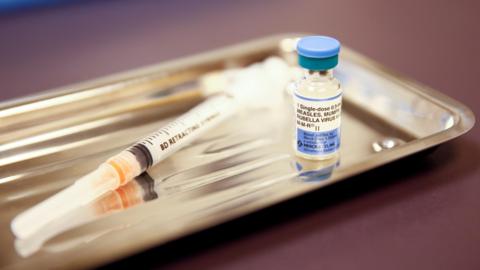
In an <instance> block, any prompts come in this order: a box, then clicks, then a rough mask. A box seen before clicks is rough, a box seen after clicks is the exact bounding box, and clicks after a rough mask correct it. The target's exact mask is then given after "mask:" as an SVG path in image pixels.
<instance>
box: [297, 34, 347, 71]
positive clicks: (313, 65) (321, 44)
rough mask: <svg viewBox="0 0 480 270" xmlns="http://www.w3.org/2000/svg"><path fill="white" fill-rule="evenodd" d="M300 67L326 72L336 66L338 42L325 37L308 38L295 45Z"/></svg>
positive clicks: (338, 49)
mask: <svg viewBox="0 0 480 270" xmlns="http://www.w3.org/2000/svg"><path fill="white" fill-rule="evenodd" d="M297 52H298V62H299V64H300V66H302V67H304V68H307V69H311V70H327V69H331V68H334V67H335V66H336V65H337V64H338V53H339V52H340V42H338V40H336V39H334V38H331V37H327V36H308V37H304V38H302V39H300V40H299V41H298V43H297Z"/></svg>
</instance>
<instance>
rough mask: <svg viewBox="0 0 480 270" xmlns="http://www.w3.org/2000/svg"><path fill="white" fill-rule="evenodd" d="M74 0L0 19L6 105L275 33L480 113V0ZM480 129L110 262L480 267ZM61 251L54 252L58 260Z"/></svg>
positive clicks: (0, 96)
mask: <svg viewBox="0 0 480 270" xmlns="http://www.w3.org/2000/svg"><path fill="white" fill-rule="evenodd" d="M227 2H228V1H212V0H207V1H193V0H192V1H77V2H75V1H74V2H72V3H70V4H64V5H60V6H53V7H44V8H36V9H31V10H23V11H17V12H11V13H5V14H0V100H6V99H10V98H14V97H20V96H23V95H27V94H32V93H36V92H39V91H41V90H46V89H49V88H53V87H57V86H62V85H65V84H70V83H74V82H79V81H82V80H86V79H91V78H95V77H99V76H103V75H108V74H111V73H115V72H119V71H124V70H128V69H132V68H136V67H141V66H144V65H149V64H153V63H157V62H160V61H163V60H167V59H173V58H177V57H181V56H186V55H190V54H194V53H197V52H202V51H205V50H210V49H214V48H217V47H222V46H225V45H228V44H233V43H237V42H241V41H244V40H248V39H253V38H257V37H262V36H265V35H270V34H274V33H283V32H312V33H319V34H326V35H333V36H336V37H338V38H339V39H340V40H341V41H342V42H343V43H344V44H346V45H348V46H350V47H351V48H354V49H356V50H358V51H359V52H361V53H363V54H365V55H367V56H369V57H371V58H373V59H375V60H377V61H378V62H381V63H382V64H384V65H386V66H388V67H390V68H392V69H394V70H397V71H398V72H400V73H403V74H404V75H407V76H408V77H411V78H413V79H416V80H418V81H420V82H422V83H424V84H426V85H429V86H431V87H433V88H435V89H437V90H439V91H441V92H443V93H445V94H447V95H450V96H452V97H454V98H456V99H458V100H460V101H461V102H463V103H465V104H466V105H467V106H469V107H470V108H472V110H473V111H474V113H475V114H476V115H477V116H478V115H480V106H479V105H480V102H479V101H480V98H479V97H480V94H479V93H480V90H479V89H478V86H479V83H478V78H479V74H480V73H479V72H480V68H479V67H478V66H479V64H478V63H480V53H478V50H479V48H480V27H479V25H480V16H478V14H479V13H480V2H478V1H433V0H428V1H414V0H407V1H381V0H378V1H375V0H369V1H354V0H351V1H347V0H341V1H328V2H327V1H288V0H281V1H231V3H227ZM479 149H480V129H479V128H478V125H477V126H476V127H474V128H473V130H471V131H470V132H469V133H468V134H466V135H464V136H462V137H461V138H458V139H456V140H454V141H452V142H449V143H447V144H445V145H443V146H441V147H440V148H438V149H437V150H436V151H434V152H433V153H430V154H429V155H427V156H424V157H421V158H414V159H408V160H405V161H401V162H397V163H395V164H392V165H388V166H385V167H382V168H380V169H377V170H374V171H371V172H368V173H366V174H363V175H361V176H358V177H354V178H352V179H351V180H349V181H346V182H344V183H341V184H338V185H334V186H331V187H328V188H326V189H323V190H320V191H317V192H314V193H312V194H309V195H307V196H303V197H300V198H297V199H294V200H292V201H289V202H286V203H282V204H280V205H277V206H275V207H272V208H269V209H267V210H262V211H260V212H257V213H255V214H253V215H249V216H247V217H244V218H241V219H238V220H235V221H232V222H229V223H227V224H223V225H220V226H217V227H215V228H212V229H209V230H207V231H204V232H201V233H197V234H195V235H192V236H188V237H186V238H183V239H180V240H177V241H174V242H171V243H168V244H166V245H163V246H160V247H157V248H154V249H151V250H148V251H145V252H143V253H141V254H137V255H135V256H132V257H130V258H126V259H124V260H122V261H119V262H115V263H114V264H111V265H107V266H106V268H112V269H113V268H118V267H126V266H129V265H133V264H134V265H138V264H141V265H143V266H145V267H146V268H157V267H164V268H174V269H204V268H222V269H252V268H253V269H264V268H267V269H268V268H275V269H291V268H299V267H300V268H302V269H320V268H328V269H412V268H414V269H436V270H438V269H453V268H456V269H480V257H479V256H478V253H479V250H480V210H479V209H480V196H479V192H478V190H480V166H479V163H480V150H479ZM59 259H60V258H59Z"/></svg>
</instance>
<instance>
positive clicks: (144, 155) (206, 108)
mask: <svg viewBox="0 0 480 270" xmlns="http://www.w3.org/2000/svg"><path fill="white" fill-rule="evenodd" d="M235 109H236V101H235V99H234V98H233V97H230V96H228V95H225V94H222V95H218V96H214V97H210V98H209V99H207V100H206V101H205V102H203V103H201V104H200V105H197V106H196V107H194V108H193V109H191V110H190V111H188V112H187V113H185V114H184V115H182V116H181V117H180V118H178V119H177V120H175V121H173V122H172V123H170V124H168V125H167V126H165V127H163V128H161V129H160V130H158V131H156V132H154V133H152V134H150V135H149V136H147V137H146V138H144V139H143V140H141V141H140V142H138V143H136V144H135V145H133V146H131V147H130V148H128V149H127V150H126V151H128V152H130V153H132V154H133V155H134V156H135V158H136V160H137V162H138V164H140V168H141V171H142V172H143V171H145V170H146V169H148V168H149V167H151V166H153V165H155V164H157V163H158V162H160V161H161V160H163V159H165V158H166V157H168V156H169V155H171V154H172V153H174V152H176V151H178V150H179V149H180V148H182V147H184V146H185V145H186V144H188V143H190V142H191V141H192V140H194V139H196V138H198V136H200V135H201V134H203V133H204V132H206V131H208V130H209V129H210V128H211V127H213V126H215V125H217V124H219V123H220V122H221V121H223V120H224V119H225V118H227V117H229V116H230V115H231V114H232V113H233V112H234V111H235ZM135 176H137V175H135Z"/></svg>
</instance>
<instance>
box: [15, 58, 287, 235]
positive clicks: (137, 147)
mask: <svg viewBox="0 0 480 270" xmlns="http://www.w3.org/2000/svg"><path fill="white" fill-rule="evenodd" d="M229 76H231V74H230V75H229ZM232 78H233V79H232V80H231V81H229V82H227V83H226V88H227V89H226V91H225V92H224V93H221V94H218V93H217V94H215V95H214V96H212V97H210V98H208V99H207V100H206V101H204V102H203V103H201V104H199V105H197V106H196V107H194V108H193V109H191V110H190V111H188V112H187V113H185V114H183V115H182V116H181V117H180V118H178V119H177V120H175V121H174V122H172V123H170V124H169V125H167V126H166V127H163V128H161V129H160V130H158V131H157V132H154V133H153V134H151V135H149V136H148V137H146V138H145V139H143V140H141V141H140V142H138V143H136V144H134V145H133V146H131V147H129V148H128V149H126V150H124V151H122V152H120V153H119V154H117V155H115V156H113V157H111V158H109V159H108V160H107V161H106V162H104V163H102V164H101V165H100V166H99V167H98V168H97V169H96V170H95V171H93V172H91V173H90V174H87V175H86V176H84V177H82V178H80V179H79V180H77V181H76V182H75V183H74V184H73V185H72V186H70V187H68V188H66V189H64V190H62V191H60V192H59V193H57V194H55V195H54V196H52V197H50V198H48V199H47V200H45V201H43V202H41V203H39V204H37V205H35V206H34V207H32V208H30V209H28V210H27V211H25V212H23V213H21V214H20V215H18V216H17V217H15V218H14V219H13V221H12V223H11V228H12V231H13V233H14V234H15V236H17V237H18V238H26V237H28V236H30V235H32V234H33V233H35V231H37V230H38V229H39V228H41V227H43V226H45V225H48V223H49V222H51V221H52V220H54V219H56V218H58V217H60V216H63V215H64V214H66V213H67V212H69V211H71V210H72V209H74V208H76V207H77V206H79V205H84V204H87V203H89V202H91V201H93V200H94V199H96V198H98V197H99V196H101V195H102V194H104V193H106V192H108V191H111V190H115V189H116V188H118V187H119V186H121V185H124V184H126V183H127V182H129V181H130V180H132V179H133V178H134V177H136V176H138V175H140V174H141V173H142V172H144V171H146V170H147V169H148V168H149V167H151V166H153V165H155V164H157V163H159V162H160V161H161V160H163V159H165V158H167V157H168V156H169V155H171V154H173V153H174V152H176V151H178V150H179V149H180V148H182V147H183V146H185V145H187V144H188V143H190V142H192V141H193V140H195V139H196V138H198V137H199V136H200V135H202V134H203V133H205V132H206V131H208V130H209V129H211V128H212V127H214V126H215V125H218V124H219V123H220V122H222V121H223V120H224V119H226V118H227V117H229V116H230V115H232V114H233V113H235V112H236V111H237V108H238V107H239V106H240V105H241V106H247V107H252V106H253V107H255V106H258V105H259V104H263V103H264V102H265V100H268V101H267V102H274V101H273V100H274V99H275V97H278V96H282V90H283V88H284V86H285V84H286V83H287V82H288V81H289V80H290V79H291V72H290V69H289V67H288V66H287V65H286V63H285V62H284V61H283V60H280V59H278V58H273V59H267V60H266V61H265V62H263V63H262V64H255V65H252V66H250V67H248V68H245V69H241V70H239V71H238V72H237V73H236V74H235V75H234V76H232ZM272 93H273V95H271V94H272Z"/></svg>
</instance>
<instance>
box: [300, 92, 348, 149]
mask: <svg viewBox="0 0 480 270" xmlns="http://www.w3.org/2000/svg"><path fill="white" fill-rule="evenodd" d="M294 104H295V112H296V119H295V120H296V142H297V143H296V144H297V145H296V147H297V151H299V152H301V153H303V154H307V155H312V156H317V157H318V156H323V155H329V154H332V153H334V152H335V151H337V150H338V148H339V147H340V115H341V107H342V94H341V92H340V94H338V95H337V96H333V97H330V98H310V97H305V96H302V95H301V94H299V93H295V98H294Z"/></svg>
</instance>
